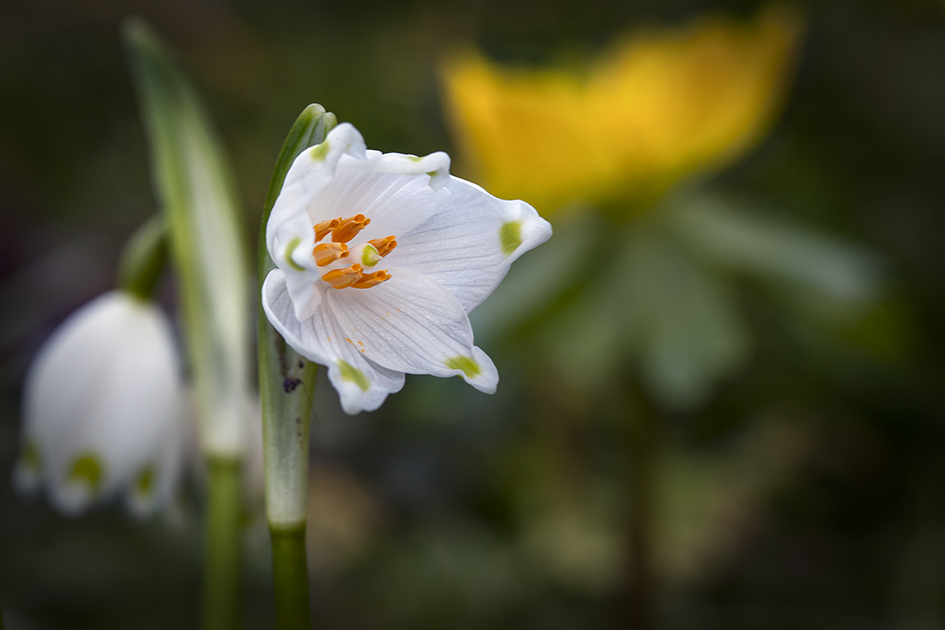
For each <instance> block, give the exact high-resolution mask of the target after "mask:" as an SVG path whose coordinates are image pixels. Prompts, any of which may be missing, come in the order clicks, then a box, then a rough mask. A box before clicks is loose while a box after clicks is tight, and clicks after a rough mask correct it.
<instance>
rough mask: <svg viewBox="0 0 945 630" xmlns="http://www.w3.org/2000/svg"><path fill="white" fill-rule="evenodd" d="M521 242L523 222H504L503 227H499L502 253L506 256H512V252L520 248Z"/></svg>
mask: <svg viewBox="0 0 945 630" xmlns="http://www.w3.org/2000/svg"><path fill="white" fill-rule="evenodd" d="M521 244H522V222H521V221H509V222H508V223H503V224H502V227H500V228H499V246H500V247H501V248H502V253H503V254H505V255H506V256H511V255H512V252H514V251H515V250H516V249H518V246H519V245H521Z"/></svg>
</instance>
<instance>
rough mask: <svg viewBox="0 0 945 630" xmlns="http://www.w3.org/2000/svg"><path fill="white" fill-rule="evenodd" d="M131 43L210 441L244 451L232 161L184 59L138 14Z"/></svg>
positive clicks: (239, 263) (219, 448) (242, 294)
mask: <svg viewBox="0 0 945 630" xmlns="http://www.w3.org/2000/svg"><path fill="white" fill-rule="evenodd" d="M124 37H125V42H126V43H127V46H128V53H129V56H130V57H131V64H132V69H133V70H134V76H135V79H136V81H137V86H138V94H139V98H140V101H141V107H142V110H143V112H144V119H145V123H146V127H147V131H148V138H149V140H150V145H151V156H152V169H153V179H154V187H155V193H156V196H157V199H158V202H159V204H160V205H161V206H162V210H163V211H164V212H165V214H166V216H167V219H168V225H169V229H170V238H171V245H172V252H173V255H174V260H175V262H176V269H177V273H178V277H179V278H180V286H181V293H182V295H181V304H182V310H183V314H184V327H185V332H186V335H185V336H186V340H187V345H188V350H189V356H190V360H191V368H192V371H193V378H194V388H195V390H196V402H197V407H198V416H199V417H200V419H201V422H202V423H203V427H202V428H203V430H204V438H205V439H204V446H205V448H206V449H208V451H209V452H212V453H215V454H218V455H239V453H240V452H241V448H242V431H243V413H244V412H245V411H244V410H245V408H246V407H245V405H246V402H245V401H246V398H247V396H248V389H247V387H248V384H249V381H248V377H249V357H250V338H249V332H250V320H249V315H250V312H251V311H250V310H249V306H250V293H249V287H250V283H249V274H248V267H247V261H246V256H245V251H244V243H243V236H242V234H241V233H240V220H239V211H238V209H237V205H236V199H235V195H234V193H233V188H232V185H231V181H232V178H231V177H230V171H229V166H228V164H227V163H226V160H225V158H224V154H223V150H222V149H221V147H220V143H219V141H218V139H217V137H216V135H215V134H214V132H213V130H212V129H211V125H210V123H209V120H208V117H207V115H206V114H205V112H204V110H203V107H202V105H201V103H200V101H199V99H198V97H197V95H196V94H195V92H194V90H193V88H192V87H191V86H190V84H189V82H188V81H187V79H186V78H185V77H184V76H183V74H182V72H181V70H180V68H179V67H178V66H177V63H176V62H175V61H174V60H173V59H172V57H171V55H170V54H169V53H168V52H167V51H166V50H165V48H164V46H163V45H162V43H161V42H160V40H159V39H158V38H157V36H156V35H155V34H154V33H153V32H152V31H151V30H150V28H148V26H147V25H145V24H144V23H143V22H141V21H140V20H130V21H128V22H127V23H126V24H125V27H124Z"/></svg>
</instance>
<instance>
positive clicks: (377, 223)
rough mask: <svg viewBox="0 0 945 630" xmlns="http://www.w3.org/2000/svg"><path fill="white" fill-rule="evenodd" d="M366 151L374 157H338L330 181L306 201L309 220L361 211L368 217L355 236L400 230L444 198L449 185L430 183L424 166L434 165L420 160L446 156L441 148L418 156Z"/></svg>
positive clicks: (420, 220)
mask: <svg viewBox="0 0 945 630" xmlns="http://www.w3.org/2000/svg"><path fill="white" fill-rule="evenodd" d="M368 155H369V156H371V155H376V156H377V157H376V159H373V160H371V159H369V160H366V161H365V160H358V159H355V158H352V157H347V156H346V157H344V158H343V159H342V160H341V161H339V163H338V169H337V171H336V172H335V176H334V178H332V180H331V183H330V184H328V185H327V186H325V188H324V189H323V190H322V191H321V192H320V193H319V194H318V195H317V196H316V197H315V198H314V199H313V200H312V202H311V204H310V205H309V213H308V216H309V217H311V218H312V221H313V225H314V223H316V222H318V221H322V220H325V219H333V218H336V217H349V216H353V215H355V214H358V213H359V212H360V213H362V214H364V215H365V216H367V217H368V218H370V219H371V223H370V225H368V226H367V227H366V228H365V229H364V230H363V231H362V232H361V234H359V235H358V239H357V240H358V241H366V240H370V239H374V238H383V237H385V236H388V235H391V234H393V235H394V236H400V235H401V234H406V233H407V232H410V231H412V230H414V229H415V228H416V226H418V225H420V224H421V223H423V222H424V221H426V220H427V219H429V218H430V217H432V216H433V215H434V214H436V213H437V212H438V211H439V210H440V208H442V207H443V204H444V203H445V202H446V200H447V199H448V198H449V196H450V193H449V191H447V190H444V189H443V188H442V187H440V189H439V190H435V189H434V188H433V186H432V183H433V182H432V179H431V176H430V175H429V174H427V172H426V171H425V170H424V169H425V168H430V167H432V166H434V165H435V162H434V163H433V164H430V165H425V161H426V160H429V159H430V158H432V157H436V156H437V155H442V156H444V157H445V156H446V154H445V153H441V154H433V155H430V156H427V157H425V158H418V159H419V160H420V161H412V160H411V159H409V157H408V156H402V155H399V154H386V155H384V154H379V153H377V152H376V151H368ZM440 162H442V160H440ZM446 165H447V166H448V165H449V158H448V157H447V158H446ZM409 171H414V172H409ZM309 231H311V230H309Z"/></svg>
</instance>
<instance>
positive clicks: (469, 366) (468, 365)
mask: <svg viewBox="0 0 945 630" xmlns="http://www.w3.org/2000/svg"><path fill="white" fill-rule="evenodd" d="M444 364H445V365H446V367H448V368H449V369H451V370H459V371H460V372H462V373H463V374H465V375H466V378H476V377H477V376H479V375H480V374H481V373H482V368H481V367H479V364H478V363H476V362H475V361H473V360H472V359H470V358H469V357H464V356H456V357H450V358H449V359H447V360H446V361H444Z"/></svg>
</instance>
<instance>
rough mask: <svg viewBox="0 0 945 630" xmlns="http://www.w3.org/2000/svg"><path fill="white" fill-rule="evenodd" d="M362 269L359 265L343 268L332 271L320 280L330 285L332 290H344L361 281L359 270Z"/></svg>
mask: <svg viewBox="0 0 945 630" xmlns="http://www.w3.org/2000/svg"><path fill="white" fill-rule="evenodd" d="M362 269H363V267H362V266H361V265H359V264H354V265H351V266H350V267H345V268H344V269H334V270H332V271H329V272H328V273H326V274H324V275H323V276H322V280H324V281H325V282H327V283H328V284H330V285H331V287H332V288H333V289H344V288H345V287H350V286H351V285H352V284H354V283H355V282H357V281H358V280H360V279H361V277H362V274H361V270H362Z"/></svg>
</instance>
